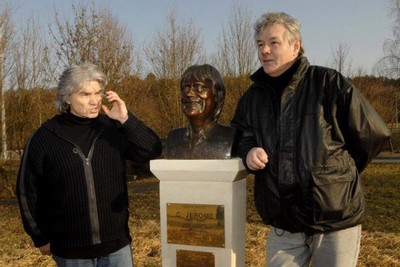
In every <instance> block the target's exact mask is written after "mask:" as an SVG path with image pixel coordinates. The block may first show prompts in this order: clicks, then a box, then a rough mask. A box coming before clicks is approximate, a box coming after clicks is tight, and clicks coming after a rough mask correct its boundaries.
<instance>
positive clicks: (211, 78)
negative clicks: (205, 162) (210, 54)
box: [164, 64, 235, 159]
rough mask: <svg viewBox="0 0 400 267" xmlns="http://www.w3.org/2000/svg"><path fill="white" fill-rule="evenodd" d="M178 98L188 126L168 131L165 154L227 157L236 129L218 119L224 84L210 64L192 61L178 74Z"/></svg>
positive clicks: (188, 157) (166, 155) (183, 156)
mask: <svg viewBox="0 0 400 267" xmlns="http://www.w3.org/2000/svg"><path fill="white" fill-rule="evenodd" d="M180 92H181V102H182V110H183V113H184V114H185V115H186V116H187V117H188V119H189V124H190V125H189V126H188V127H183V128H176V129H173V130H172V131H170V132H169V134H168V138H167V142H166V148H165V150H164V156H165V157H166V158H168V159H227V158H230V157H231V148H232V143H233V139H234V135H235V130H234V129H233V128H231V127H229V126H225V125H221V124H219V123H218V119H219V116H220V114H221V111H222V107H223V105H224V100H225V85H224V82H223V79H222V77H221V75H220V74H219V72H218V71H217V69H215V68H214V67H213V66H211V65H207V64H206V65H193V66H191V67H189V68H188V69H187V70H186V71H185V72H184V73H183V75H182V77H181V83H180Z"/></svg>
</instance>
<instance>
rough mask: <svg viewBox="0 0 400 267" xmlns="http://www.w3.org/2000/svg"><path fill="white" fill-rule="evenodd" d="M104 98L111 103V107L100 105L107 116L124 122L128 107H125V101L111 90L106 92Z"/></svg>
mask: <svg viewBox="0 0 400 267" xmlns="http://www.w3.org/2000/svg"><path fill="white" fill-rule="evenodd" d="M106 99H107V101H108V102H109V103H111V109H109V108H108V107H107V106H105V105H102V108H103V111H104V112H105V113H106V114H107V116H108V117H109V118H111V119H114V120H117V121H119V122H120V123H121V124H124V123H125V122H126V121H127V120H128V109H127V108H126V105H125V102H124V101H123V100H122V99H121V98H120V97H119V96H118V94H117V93H115V92H113V91H107V92H106Z"/></svg>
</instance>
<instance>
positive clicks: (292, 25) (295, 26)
mask: <svg viewBox="0 0 400 267" xmlns="http://www.w3.org/2000/svg"><path fill="white" fill-rule="evenodd" d="M274 24H281V25H283V26H284V27H285V28H286V29H287V30H288V33H289V43H290V44H293V42H294V41H296V40H298V41H299V42H300V50H299V55H298V56H299V57H300V56H302V55H303V54H304V46H303V40H302V37H301V32H300V27H301V24H300V22H299V21H298V20H297V19H295V18H293V17H292V16H290V15H288V14H286V13H284V12H269V13H265V14H264V15H262V16H261V17H260V18H259V19H258V20H257V22H256V23H255V24H254V38H255V40H256V41H257V39H258V37H259V35H260V33H261V32H262V31H263V30H264V29H265V28H266V27H267V26H270V25H274Z"/></svg>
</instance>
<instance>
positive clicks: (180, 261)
mask: <svg viewBox="0 0 400 267" xmlns="http://www.w3.org/2000/svg"><path fill="white" fill-rule="evenodd" d="M176 267H215V255H214V253H211V252H203V251H190V250H177V251H176Z"/></svg>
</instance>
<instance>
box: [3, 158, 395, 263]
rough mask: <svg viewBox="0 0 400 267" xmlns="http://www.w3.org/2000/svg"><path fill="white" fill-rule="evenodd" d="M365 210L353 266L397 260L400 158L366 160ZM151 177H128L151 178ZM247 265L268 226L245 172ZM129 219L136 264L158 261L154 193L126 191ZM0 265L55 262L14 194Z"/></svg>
mask: <svg viewBox="0 0 400 267" xmlns="http://www.w3.org/2000/svg"><path fill="white" fill-rule="evenodd" d="M362 180H363V184H364V188H365V191H366V199H367V203H368V209H369V216H368V219H367V221H366V222H365V224H364V226H363V231H362V240H361V253H360V258H359V263H358V266H400V164H371V165H370V166H369V167H368V168H367V169H366V171H365V172H364V173H363V174H362ZM154 182H157V181H156V180H155V179H154V178H151V179H146V180H141V181H134V182H131V183H154ZM247 192H248V193H247V223H246V266H251V267H258V266H263V267H264V266H265V263H264V258H265V240H266V236H267V234H268V231H269V228H268V227H266V226H264V225H263V224H262V223H261V221H260V218H259V217H258V215H257V213H256V211H255V209H254V202H253V178H252V176H248V178H247ZM130 207H131V217H130V220H129V224H130V226H131V233H132V236H133V238H134V240H133V248H134V261H135V266H138V267H145V266H148V267H151V266H161V243H160V227H159V221H160V217H159V195H158V192H156V191H149V192H142V193H131V194H130ZM0 229H1V231H0V266H10V267H11V266H35V267H36V266H55V265H54V263H53V261H52V259H51V258H50V257H48V256H42V255H41V254H40V253H39V252H38V250H37V249H35V248H32V243H31V241H30V239H29V237H28V236H27V235H26V234H25V232H24V230H23V228H22V226H21V223H20V219H19V211H18V208H17V206H16V205H15V200H13V199H11V200H5V199H2V200H1V201H0Z"/></svg>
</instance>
